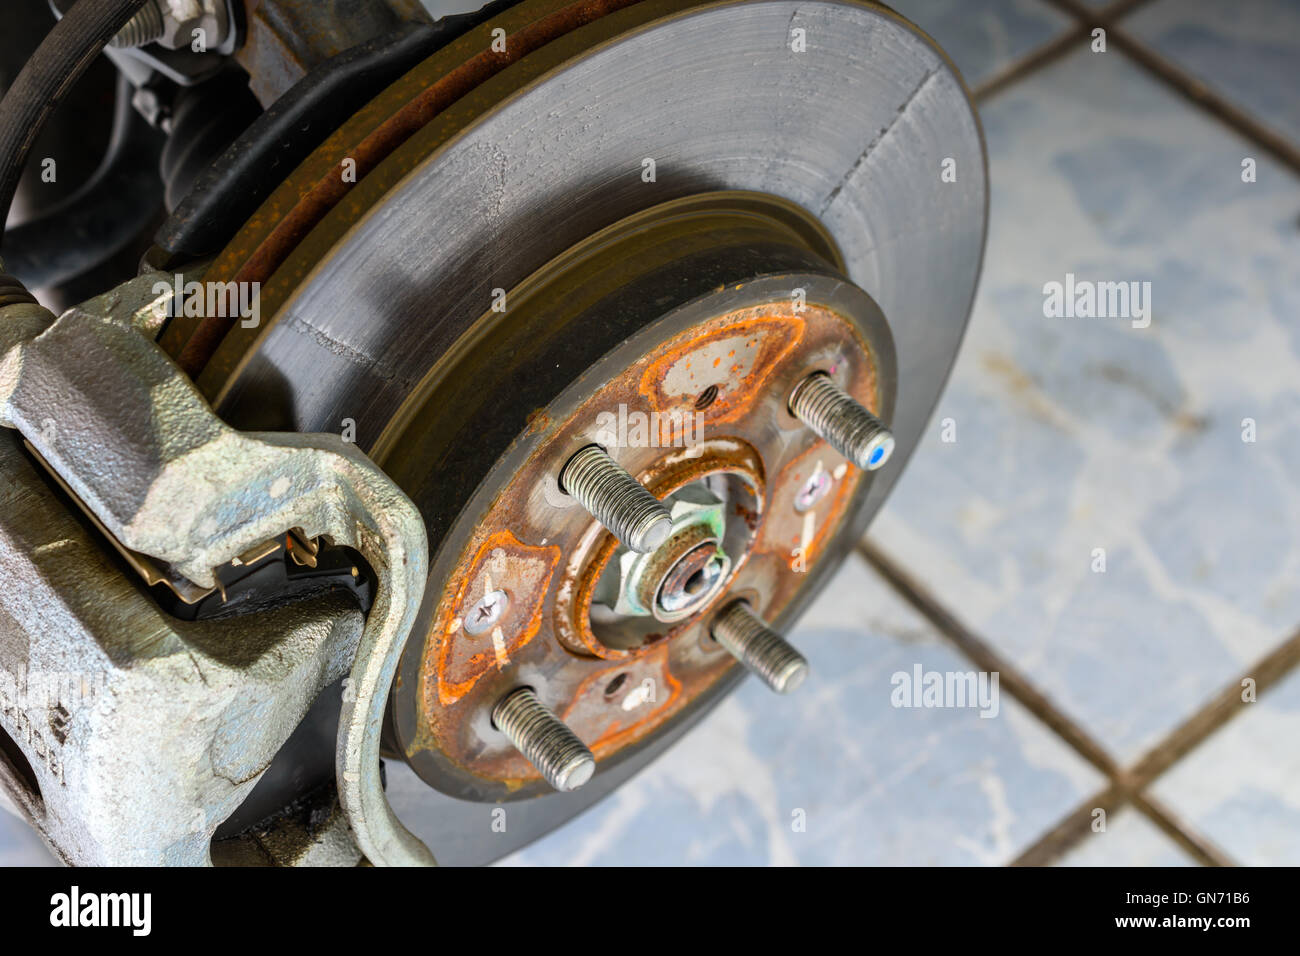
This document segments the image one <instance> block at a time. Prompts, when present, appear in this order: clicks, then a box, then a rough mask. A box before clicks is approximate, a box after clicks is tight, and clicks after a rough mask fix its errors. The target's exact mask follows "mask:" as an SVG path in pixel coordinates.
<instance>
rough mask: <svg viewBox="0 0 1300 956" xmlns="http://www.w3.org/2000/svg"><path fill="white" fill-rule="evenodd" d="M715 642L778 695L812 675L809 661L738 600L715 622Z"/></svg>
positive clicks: (795, 686) (793, 687) (789, 690)
mask: <svg viewBox="0 0 1300 956" xmlns="http://www.w3.org/2000/svg"><path fill="white" fill-rule="evenodd" d="M712 633H713V639H714V640H715V641H717V642H718V643H719V644H721V645H722V646H723V647H724V648H726V649H727V651H728V652H729V653H730V654H731V656H732V657H734V658H736V660H738V661H740V662H741V663H742V664H744V665H745V666H746V667H748V668H749V669H750V670H751V671H753V672H754V673H755V674H757V675H758V676H759V677H761V678H762V679H763V683H765V684H766V685H767V686H768V687H770V688H772V690H774V691H776V692H777V693H778V694H788V693H790V692H791V691H793V690H794V689H795V688H797V687H798V686H799V685H800V684H802V683H803V681H804V678H805V677H807V676H808V661H807V660H806V659H805V658H804V656H803V655H802V654H800V653H799V652H798V651H796V650H795V649H794V648H793V647H792V646H791V645H790V643H789V642H788V641H787V640H786V639H785V638H784V637H782V636H781V635H780V634H778V633H776V631H774V630H772V629H771V628H770V627H768V626H767V625H766V624H765V623H763V619H762V618H760V617H759V616H758V615H757V614H755V613H754V611H753V609H752V608H751V607H750V606H749V603H748V602H746V601H736V602H735V603H733V604H731V605H730V606H728V607H727V608H725V609H724V610H723V612H722V613H721V614H719V615H718V617H717V618H716V619H715V620H714V621H713V627H712Z"/></svg>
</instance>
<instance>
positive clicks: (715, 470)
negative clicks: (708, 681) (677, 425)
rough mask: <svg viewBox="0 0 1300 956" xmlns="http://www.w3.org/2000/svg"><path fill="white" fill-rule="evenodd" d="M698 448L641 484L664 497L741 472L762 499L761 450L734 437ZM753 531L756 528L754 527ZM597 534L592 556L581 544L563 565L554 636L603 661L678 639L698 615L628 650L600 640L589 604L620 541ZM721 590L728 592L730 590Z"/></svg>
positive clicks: (736, 566)
mask: <svg viewBox="0 0 1300 956" xmlns="http://www.w3.org/2000/svg"><path fill="white" fill-rule="evenodd" d="M700 449H701V454H700V455H698V456H697V457H693V458H688V457H685V456H681V457H677V456H670V457H669V458H666V459H664V460H663V461H662V462H660V463H659V466H658V467H657V468H655V469H653V470H651V471H649V472H647V473H646V474H644V475H641V476H640V480H641V483H642V484H643V485H644V486H645V487H646V489H647V490H649V492H650V493H651V494H652V495H654V496H655V497H656V498H660V499H663V498H666V497H668V496H669V495H671V494H672V493H673V492H674V491H677V490H678V489H679V488H684V487H686V486H687V485H689V484H690V483H691V482H693V481H698V480H699V479H701V478H704V477H707V476H708V475H717V474H722V473H725V472H739V473H741V474H743V475H746V476H747V477H748V478H749V479H750V481H752V482H754V484H755V487H756V488H757V489H758V500H759V501H762V499H763V491H762V489H763V461H762V458H760V457H759V454H758V452H756V451H755V450H754V449H753V448H751V447H750V446H749V445H746V444H742V443H740V442H736V441H724V442H705V443H703V445H701V446H700ZM597 527H598V526H597ZM750 530H751V531H753V530H754V526H751V528H750ZM598 538H599V541H598V543H597V544H596V546H595V550H594V551H589V552H588V553H589V554H590V557H589V558H587V557H585V556H584V554H583V550H584V549H583V548H581V547H579V548H577V549H575V553H574V560H571V561H570V562H569V564H568V566H567V567H566V568H565V572H564V576H563V584H562V586H561V588H560V590H559V593H558V594H557V595H556V599H555V636H556V638H557V639H558V640H559V642H560V643H561V644H563V645H564V646H565V647H567V648H568V649H569V650H571V651H573V652H574V653H575V654H588V655H590V656H592V657H598V658H601V659H603V660H626V659H629V658H634V657H636V656H638V655H640V654H644V653H647V652H648V651H650V650H651V649H652V648H653V647H655V646H656V645H657V644H658V643H659V642H661V641H664V640H668V639H671V638H673V637H675V636H676V635H678V634H680V633H681V632H682V631H684V630H685V629H686V628H687V627H689V626H691V625H692V624H693V623H694V620H695V618H687V619H686V620H685V621H680V622H678V623H676V624H672V625H665V630H664V631H663V632H662V633H656V634H653V635H651V637H652V638H654V640H652V641H650V642H648V643H646V644H643V645H642V646H640V647H638V648H633V649H630V650H624V649H621V648H614V647H608V646H607V645H605V644H603V643H601V641H600V638H598V637H597V636H596V634H595V632H594V631H593V630H592V629H591V603H592V599H593V597H594V595H595V591H596V585H597V583H598V582H599V581H600V576H601V575H602V574H603V573H604V571H605V568H606V566H607V565H608V564H609V560H610V558H612V557H613V556H614V552H615V551H617V550H618V541H617V539H615V537H614V536H613V535H612V534H610V533H609V532H607V531H603V530H601V531H600V532H599V535H598ZM588 540H590V539H588ZM739 570H740V562H739V561H738V562H736V563H735V564H734V565H733V566H732V569H731V576H732V577H734V576H735V574H736V572H737V571H739ZM720 593H722V594H725V593H726V588H725V587H724V588H723V589H722V591H721V592H720ZM702 610H704V609H702ZM696 617H698V615H696Z"/></svg>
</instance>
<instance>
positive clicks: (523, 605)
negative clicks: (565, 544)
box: [431, 531, 560, 707]
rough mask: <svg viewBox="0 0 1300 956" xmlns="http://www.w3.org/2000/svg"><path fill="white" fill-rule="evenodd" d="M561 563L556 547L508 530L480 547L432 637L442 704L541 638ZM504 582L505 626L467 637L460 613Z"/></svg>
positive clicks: (457, 696)
mask: <svg viewBox="0 0 1300 956" xmlns="http://www.w3.org/2000/svg"><path fill="white" fill-rule="evenodd" d="M559 563H560V549H559V548H558V547H556V546H555V545H552V546H550V547H534V546H530V545H526V544H524V543H523V542H521V541H520V540H519V539H518V538H516V537H515V536H514V535H513V534H511V533H510V532H509V531H499V532H497V533H496V534H494V535H492V536H491V537H489V538H488V539H487V541H485V542H484V543H483V546H482V547H481V548H479V550H478V554H476V555H475V556H474V561H473V564H472V565H471V569H470V572H469V573H468V574H467V575H466V576H465V578H464V579H463V581H462V582H461V585H460V588H459V589H458V591H457V592H456V600H455V601H454V602H444V605H443V608H442V613H441V614H440V615H439V618H438V625H437V627H436V628H434V631H433V634H432V635H431V640H432V641H433V642H434V644H435V645H436V647H437V654H438V668H437V673H438V700H439V702H440V703H441V704H442V705H443V706H444V707H446V706H450V705H451V704H454V703H456V702H457V701H458V700H460V699H461V698H462V697H464V696H465V695H466V694H467V693H469V691H470V690H472V689H473V687H474V685H475V684H476V683H478V681H479V679H480V678H482V677H483V675H484V674H487V673H489V672H491V671H492V670H494V669H495V670H498V671H499V670H501V669H503V668H504V667H505V666H506V664H508V663H509V662H510V657H511V655H512V654H514V653H515V652H517V651H518V650H519V649H520V648H521V647H523V646H524V645H525V644H527V643H528V642H529V641H531V640H532V639H533V638H534V637H535V636H536V635H537V632H538V630H540V628H541V626H542V608H543V607H544V605H545V603H546V592H547V591H548V590H549V588H550V585H551V577H552V575H553V574H554V573H555V568H556V566H557V565H558V564H559ZM504 582H509V585H510V587H509V588H508V589H507V593H508V595H509V598H510V605H509V607H508V608H507V610H506V612H505V615H504V617H503V618H502V620H501V622H500V623H499V624H498V625H497V626H496V627H494V628H492V629H491V630H489V631H487V632H485V633H482V634H470V633H468V632H467V631H466V630H465V628H464V627H463V626H462V620H461V617H460V616H459V615H461V614H464V613H465V610H466V609H467V608H468V607H470V606H471V605H472V604H473V603H474V602H475V601H477V600H478V599H479V598H481V597H483V595H485V594H487V593H489V592H491V591H492V590H493V589H495V588H497V587H500V586H501V585H502V583H504Z"/></svg>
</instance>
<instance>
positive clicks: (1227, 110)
mask: <svg viewBox="0 0 1300 956" xmlns="http://www.w3.org/2000/svg"><path fill="white" fill-rule="evenodd" d="M1046 2H1047V3H1049V4H1050V5H1052V6H1054V7H1056V8H1057V9H1058V10H1060V11H1062V12H1063V13H1068V14H1070V15H1071V16H1073V17H1075V18H1076V19H1077V20H1078V21H1079V22H1080V25H1081V27H1082V28H1083V29H1084V30H1085V32H1086V31H1087V29H1089V28H1091V27H1101V28H1102V29H1104V30H1105V31H1106V39H1107V41H1108V42H1111V43H1114V44H1115V46H1116V47H1117V48H1118V49H1119V50H1121V51H1122V52H1124V53H1125V54H1127V55H1128V56H1129V58H1131V59H1132V60H1134V61H1136V62H1137V64H1138V65H1139V66H1141V67H1143V68H1144V69H1145V70H1146V71H1147V72H1148V73H1151V74H1152V75H1154V76H1155V77H1156V78H1157V79H1160V80H1163V81H1164V83H1165V84H1166V85H1167V86H1169V87H1170V88H1171V89H1173V90H1174V92H1176V93H1179V94H1181V95H1182V96H1183V98H1185V99H1186V100H1188V101H1189V102H1191V103H1192V104H1193V105H1194V106H1197V107H1200V108H1201V109H1203V110H1205V111H1206V112H1207V113H1209V114H1210V115H1211V116H1213V117H1215V118H1216V119H1218V120H1219V121H1220V122H1221V123H1223V124H1224V125H1225V126H1228V127H1230V128H1231V129H1233V130H1235V131H1236V132H1237V133H1238V134H1240V135H1242V136H1244V137H1246V138H1247V139H1250V140H1253V141H1254V142H1255V143H1256V144H1257V145H1259V146H1263V147H1264V149H1266V150H1268V151H1269V152H1270V153H1272V154H1273V156H1274V158H1276V159H1278V160H1279V161H1281V162H1282V163H1285V164H1286V165H1287V166H1290V167H1291V168H1292V169H1293V170H1295V171H1297V172H1300V147H1298V146H1296V145H1295V144H1294V143H1292V142H1291V141H1290V140H1289V139H1287V137H1285V136H1283V135H1282V134H1280V133H1278V132H1277V131H1276V130H1274V129H1273V128H1272V127H1270V126H1267V125H1265V124H1264V123H1261V122H1260V121H1259V120H1256V119H1255V118H1254V117H1253V116H1251V115H1250V114H1249V113H1247V112H1246V111H1244V110H1242V109H1240V108H1239V107H1237V106H1236V105H1235V104H1233V103H1232V102H1230V101H1229V100H1227V99H1225V98H1224V97H1222V96H1220V95H1219V94H1218V93H1215V92H1214V91H1213V90H1211V89H1210V88H1209V86H1207V85H1206V84H1205V83H1204V82H1202V81H1201V80H1198V79H1197V78H1196V77H1194V76H1193V75H1192V74H1190V73H1187V72H1185V71H1184V70H1183V69H1182V68H1181V67H1178V66H1175V65H1174V63H1173V62H1171V61H1170V60H1167V59H1165V57H1163V56H1161V55H1160V54H1159V53H1156V52H1155V51H1154V50H1152V49H1151V48H1150V47H1148V46H1147V45H1146V44H1145V43H1143V42H1141V41H1140V40H1136V39H1134V38H1133V37H1131V36H1129V35H1128V34H1127V33H1125V32H1124V30H1122V29H1121V28H1120V27H1119V25H1118V24H1117V22H1116V21H1117V20H1118V18H1119V17H1121V16H1123V15H1124V14H1126V13H1128V12H1130V10H1131V9H1132V7H1133V4H1127V3H1126V0H1120V2H1119V3H1115V4H1112V5H1111V6H1109V7H1105V8H1103V9H1101V10H1092V9H1090V8H1088V7H1085V6H1083V5H1082V4H1080V3H1079V2H1078V0H1046ZM1135 2H1139V3H1140V2H1143V0H1135Z"/></svg>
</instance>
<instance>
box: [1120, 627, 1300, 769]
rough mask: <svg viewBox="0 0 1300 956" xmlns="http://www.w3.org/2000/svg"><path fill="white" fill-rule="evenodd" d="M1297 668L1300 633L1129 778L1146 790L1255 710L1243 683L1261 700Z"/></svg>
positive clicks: (1225, 691)
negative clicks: (1250, 684) (1249, 684)
mask: <svg viewBox="0 0 1300 956" xmlns="http://www.w3.org/2000/svg"><path fill="white" fill-rule="evenodd" d="M1297 664H1300V630H1298V631H1296V632H1295V633H1293V634H1292V635H1291V636H1290V637H1288V638H1287V639H1286V640H1285V641H1283V642H1282V643H1281V644H1280V645H1279V646H1278V647H1276V648H1275V649H1274V650H1272V651H1271V652H1269V653H1268V654H1267V655H1265V656H1264V657H1263V658H1262V659H1261V660H1259V661H1257V662H1256V663H1255V665H1254V666H1253V667H1252V668H1251V669H1250V670H1249V671H1248V672H1247V673H1245V674H1242V675H1241V676H1240V677H1239V678H1238V679H1237V680H1236V681H1234V682H1233V683H1231V684H1229V685H1228V686H1226V687H1224V688H1223V689H1222V690H1221V691H1219V693H1217V694H1216V695H1215V696H1214V697H1213V698H1211V699H1210V701H1209V702H1208V703H1206V705H1205V706H1204V707H1202V708H1201V709H1200V710H1198V711H1197V712H1196V713H1195V714H1193V715H1192V716H1191V717H1189V718H1188V719H1187V720H1185V721H1183V723H1182V724H1180V725H1179V726H1178V727H1176V728H1174V730H1173V731H1171V732H1170V733H1169V735H1168V736H1166V737H1165V739H1164V740H1162V741H1161V742H1160V743H1158V744H1156V745H1155V746H1154V747H1152V748H1151V749H1150V750H1149V751H1147V752H1146V753H1145V754H1144V755H1143V756H1142V757H1140V758H1139V759H1138V761H1137V763H1135V764H1134V765H1133V768H1132V769H1131V770H1130V771H1129V774H1128V775H1129V777H1130V778H1132V780H1133V787H1134V789H1136V790H1142V789H1145V788H1146V787H1147V786H1148V785H1150V784H1151V782H1152V781H1154V780H1155V779H1156V778H1157V777H1159V776H1160V775H1161V774H1163V773H1164V772H1165V771H1166V770H1168V769H1169V768H1170V767H1171V766H1173V765H1174V764H1175V763H1177V762H1178V761H1179V760H1181V759H1182V758H1183V757H1184V756H1186V755H1187V754H1188V753H1189V752H1191V751H1192V750H1193V749H1195V748H1196V747H1197V746H1198V745H1199V744H1201V743H1202V742H1203V741H1204V740H1205V739H1206V738H1207V737H1209V736H1210V735H1211V734H1213V733H1214V732H1215V731H1217V730H1219V729H1220V728H1221V727H1223V726H1224V725H1225V724H1227V723H1228V721H1230V720H1231V719H1232V718H1234V717H1236V716H1237V715H1238V714H1240V713H1241V712H1242V711H1244V710H1245V709H1246V708H1247V707H1248V706H1254V705H1253V704H1250V705H1248V704H1245V703H1244V702H1243V701H1242V699H1241V694H1242V682H1243V681H1245V680H1246V679H1248V678H1249V679H1251V680H1253V681H1254V682H1255V693H1256V697H1258V696H1259V695H1260V694H1262V693H1263V692H1264V691H1265V690H1267V689H1268V688H1269V687H1272V686H1273V685H1274V684H1277V683H1279V682H1280V681H1281V680H1282V678H1283V677H1285V676H1286V675H1287V674H1288V673H1290V672H1291V670H1292V669H1294V668H1295V667H1296V665H1297Z"/></svg>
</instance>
